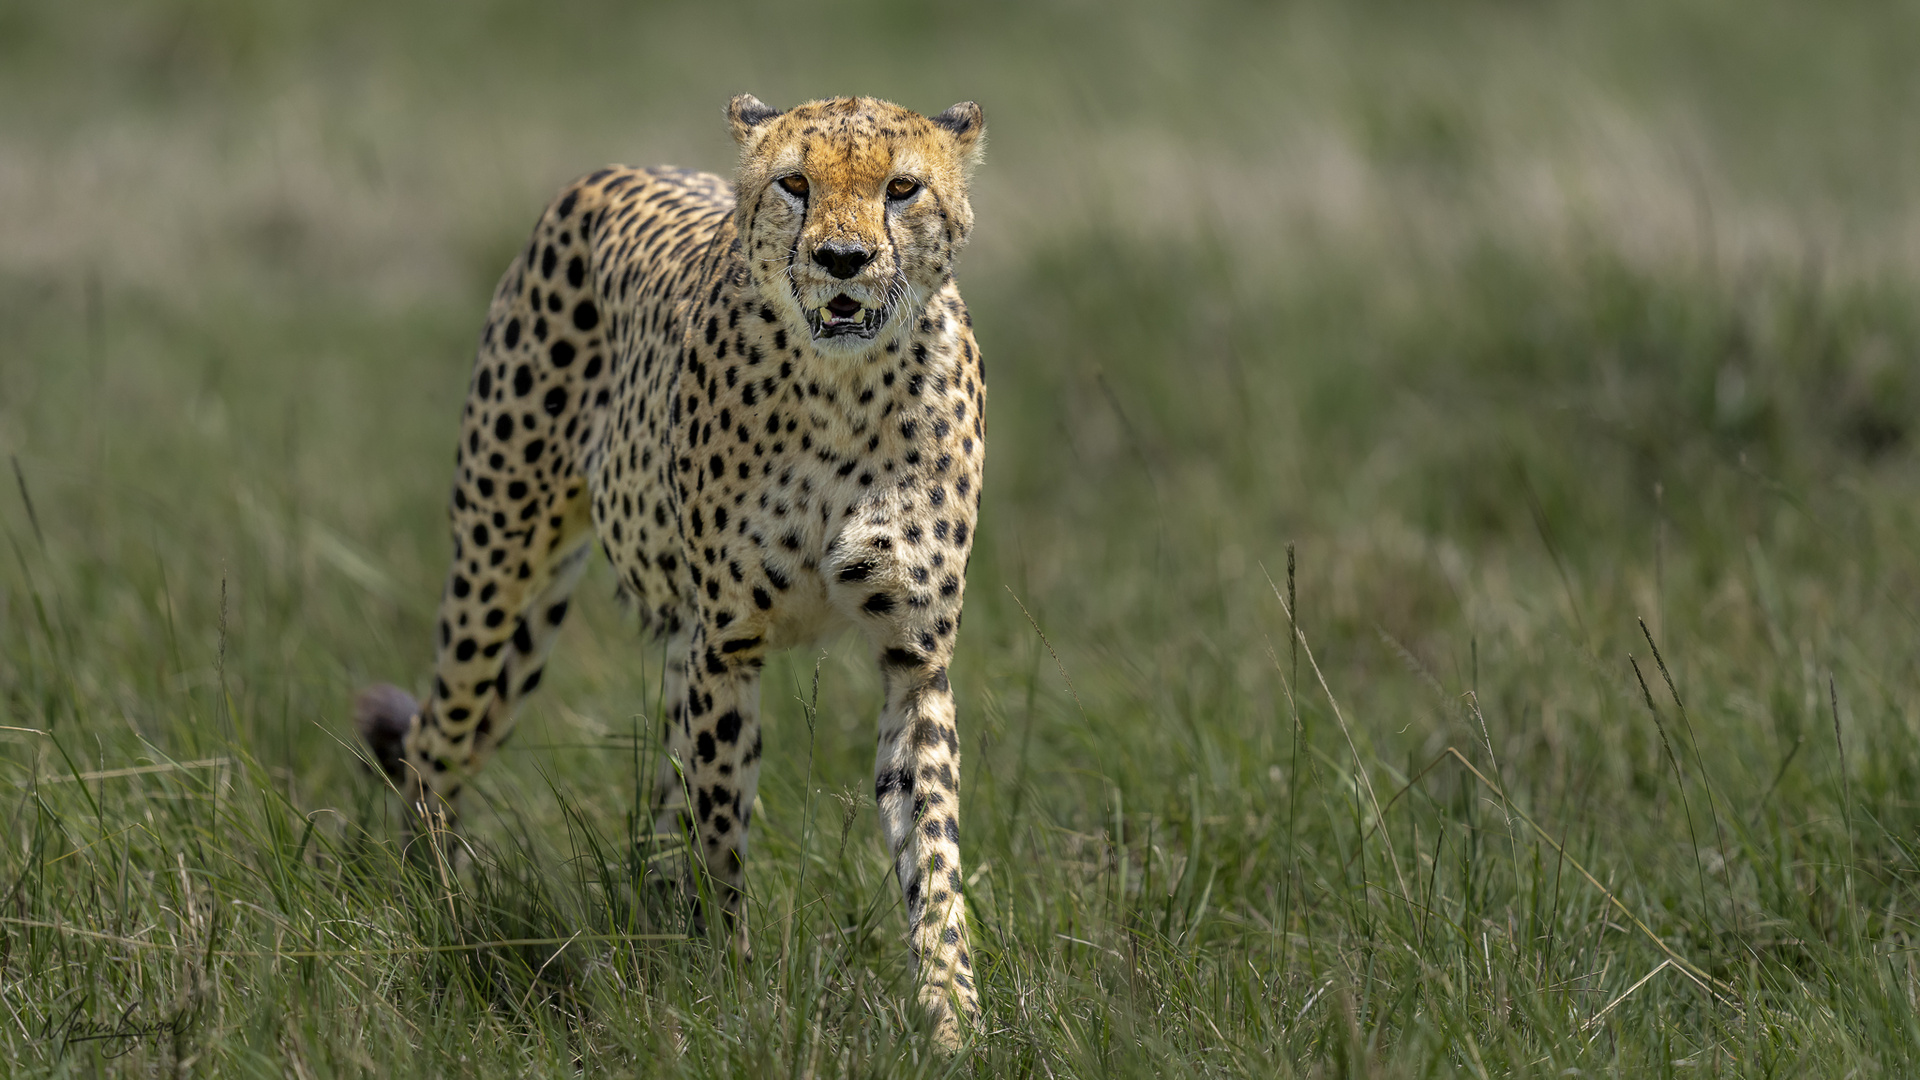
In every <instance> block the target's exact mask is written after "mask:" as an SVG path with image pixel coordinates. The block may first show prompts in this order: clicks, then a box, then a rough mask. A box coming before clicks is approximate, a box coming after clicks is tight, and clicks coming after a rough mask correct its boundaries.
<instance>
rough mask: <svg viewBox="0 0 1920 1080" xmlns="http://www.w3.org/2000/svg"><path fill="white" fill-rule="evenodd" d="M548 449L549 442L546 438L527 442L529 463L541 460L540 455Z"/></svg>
mask: <svg viewBox="0 0 1920 1080" xmlns="http://www.w3.org/2000/svg"><path fill="white" fill-rule="evenodd" d="M546 449H547V442H546V440H545V439H535V440H533V441H532V442H530V443H528V444H527V464H529V465H531V464H533V463H534V462H536V461H539V460H540V455H541V454H542V453H544V452H545V451H546Z"/></svg>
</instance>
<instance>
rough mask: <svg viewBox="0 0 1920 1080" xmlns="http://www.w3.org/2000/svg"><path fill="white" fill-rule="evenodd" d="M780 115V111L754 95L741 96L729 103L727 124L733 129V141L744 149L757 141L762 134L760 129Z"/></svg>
mask: <svg viewBox="0 0 1920 1080" xmlns="http://www.w3.org/2000/svg"><path fill="white" fill-rule="evenodd" d="M779 115H780V110H779V109H776V108H774V107H773V106H771V105H769V104H767V103H766V102H764V101H761V100H760V99H759V98H757V97H754V96H753V95H752V94H741V95H740V96H738V97H736V98H734V99H733V100H732V101H729V102H727V123H728V125H729V126H731V127H732V128H733V141H734V142H736V143H738V144H740V146H742V147H745V146H747V145H748V144H749V143H752V142H753V141H754V140H755V139H757V138H758V137H759V136H760V135H761V134H762V132H761V131H760V130H759V129H760V128H761V127H762V126H764V125H765V124H766V122H767V121H769V120H772V119H773V118H774V117H776V116H779Z"/></svg>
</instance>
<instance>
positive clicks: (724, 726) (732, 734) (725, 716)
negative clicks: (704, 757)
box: [713, 709, 741, 743]
mask: <svg viewBox="0 0 1920 1080" xmlns="http://www.w3.org/2000/svg"><path fill="white" fill-rule="evenodd" d="M740 724H741V719H740V714H739V712H737V711H736V710H733V709H728V710H727V711H726V712H724V713H722V714H721V715H720V719H718V720H715V721H714V722H713V733H714V734H715V735H717V736H719V738H720V741H721V742H724V743H732V742H739V741H740Z"/></svg>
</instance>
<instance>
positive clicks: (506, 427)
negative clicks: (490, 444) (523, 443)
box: [493, 413, 513, 442]
mask: <svg viewBox="0 0 1920 1080" xmlns="http://www.w3.org/2000/svg"><path fill="white" fill-rule="evenodd" d="M493 437H494V438H495V439H498V440H499V441H501V442H506V441H507V440H508V439H511V438H513V417H511V416H508V415H507V414H505V413H501V414H500V419H498V420H495V421H494V422H493Z"/></svg>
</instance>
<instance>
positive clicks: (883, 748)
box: [831, 522, 980, 1047]
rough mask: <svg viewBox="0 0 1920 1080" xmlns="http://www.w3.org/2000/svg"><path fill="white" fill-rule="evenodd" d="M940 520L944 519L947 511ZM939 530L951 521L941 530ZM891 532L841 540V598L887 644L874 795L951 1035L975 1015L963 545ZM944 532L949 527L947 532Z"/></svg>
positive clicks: (919, 952) (928, 990) (925, 991)
mask: <svg viewBox="0 0 1920 1080" xmlns="http://www.w3.org/2000/svg"><path fill="white" fill-rule="evenodd" d="M943 524H945V523H944V522H943ZM939 532H940V533H941V534H945V533H946V532H947V530H946V529H944V528H943V529H941V530H939ZM919 535H920V530H918V529H911V528H909V529H906V530H902V532H901V535H900V536H899V538H898V539H895V538H893V537H890V536H883V537H879V538H876V539H868V540H867V541H866V542H865V543H857V542H855V541H854V540H853V538H849V539H848V541H847V542H846V543H844V544H843V545H842V546H841V547H840V549H839V551H840V552H848V551H862V550H865V551H870V552H873V554H872V555H869V556H868V557H866V558H864V559H860V560H857V561H855V560H852V559H851V558H850V557H849V556H847V555H844V554H842V555H839V556H838V557H837V558H836V559H834V560H831V561H832V564H833V565H832V568H831V569H832V575H833V580H834V582H835V584H834V597H835V600H836V601H837V602H838V603H839V604H840V605H841V606H842V608H843V609H844V610H848V611H850V612H854V613H857V614H856V618H857V620H858V621H859V623H860V625H861V626H862V627H863V629H865V630H866V631H867V632H868V635H869V637H870V638H871V639H872V640H873V642H874V643H875V644H876V645H877V646H878V647H879V651H880V669H881V674H882V677H883V678H884V679H885V681H886V691H887V703H886V706H885V708H884V710H883V711H882V712H881V714H880V731H879V747H878V753H877V754H876V759H875V762H874V786H873V790H874V799H875V802H876V803H877V805H878V807H879V811H880V828H881V832H882V834H883V835H884V836H885V837H886V841H887V847H888V850H889V851H890V852H891V853H892V856H893V861H894V875H895V877H896V878H897V879H898V881H899V884H900V890H901V894H902V895H903V897H904V898H905V901H906V909H907V947H908V949H909V950H910V951H911V952H912V954H913V958H914V963H915V967H916V971H917V973H918V976H919V980H920V991H919V999H920V1003H921V1005H922V1006H924V1007H925V1008H926V1010H927V1012H928V1015H929V1016H930V1017H931V1019H932V1020H933V1022H934V1025H935V1037H936V1038H937V1039H938V1040H939V1041H940V1042H941V1043H943V1044H945V1045H947V1046H949V1047H953V1046H957V1045H959V1041H960V1034H961V1025H962V1024H963V1023H968V1024H970V1023H972V1022H973V1021H974V1020H975V1019H977V1017H978V1015H979V1009H980V1004H979V994H978V991H977V990H976V989H975V987H974V976H973V957H972V954H971V951H970V949H969V946H968V942H967V905H966V901H965V899H964V898H963V896H962V889H963V880H962V877H961V873H960V737H959V730H958V726H957V725H958V717H957V715H956V713H955V710H954V704H953V689H952V686H951V685H950V683H949V681H948V678H947V664H948V662H949V660H950V659H951V658H952V656H953V643H954V635H955V633H956V632H957V630H958V627H959V621H960V601H961V592H962V588H963V585H962V582H961V568H962V567H964V565H965V563H966V551H965V550H964V547H962V546H959V545H956V546H955V548H954V549H953V550H938V549H939V548H945V547H947V545H946V544H928V543H921V542H917V541H916V540H915V537H916V536H919ZM942 539H944V535H942Z"/></svg>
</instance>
